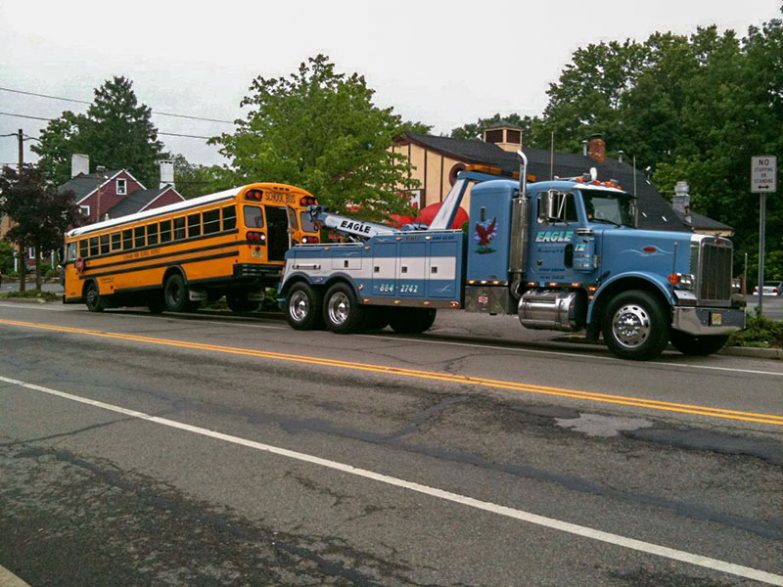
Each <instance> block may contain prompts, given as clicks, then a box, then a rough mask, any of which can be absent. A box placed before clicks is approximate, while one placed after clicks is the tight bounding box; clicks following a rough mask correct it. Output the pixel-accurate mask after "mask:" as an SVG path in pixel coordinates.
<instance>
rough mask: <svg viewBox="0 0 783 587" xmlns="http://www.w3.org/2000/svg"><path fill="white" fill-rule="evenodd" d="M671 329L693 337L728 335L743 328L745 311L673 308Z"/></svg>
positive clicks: (734, 309)
mask: <svg viewBox="0 0 783 587" xmlns="http://www.w3.org/2000/svg"><path fill="white" fill-rule="evenodd" d="M672 328H674V329H675V330H682V331H683V332H687V333H688V334H693V335H694V336H709V335H712V334H715V335H720V334H730V333H732V332H736V331H737V330H742V329H743V328H745V310H743V309H736V308H703V307H698V308H694V307H692V306H691V307H685V306H674V308H673V312H672Z"/></svg>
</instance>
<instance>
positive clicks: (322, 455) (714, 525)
mask: <svg viewBox="0 0 783 587" xmlns="http://www.w3.org/2000/svg"><path fill="white" fill-rule="evenodd" d="M519 332H520V331H519V326H518V324H516V323H515V321H513V320H507V319H504V318H494V319H493V318H489V317H480V316H478V317H477V316H467V315H465V314H461V313H448V312H447V313H443V314H442V315H440V316H439V318H438V322H437V323H436V328H434V329H433V331H432V333H431V334H428V335H425V336H421V337H402V336H395V335H393V334H391V333H390V332H384V333H377V334H368V335H353V336H337V335H332V334H329V333H325V332H310V333H303V332H296V331H293V330H290V329H289V328H288V327H287V326H286V325H285V324H284V323H281V322H279V321H275V320H267V319H263V318H233V317H220V316H214V315H203V316H199V315H193V316H172V315H163V316H151V315H149V314H147V313H145V312H142V311H138V312H135V311H111V312H106V313H104V314H90V313H87V312H85V311H84V310H83V309H82V307H80V306H61V305H59V304H46V305H27V304H12V303H0V565H2V566H5V567H6V568H8V569H9V570H10V571H12V572H14V573H16V574H17V575H18V576H20V577H21V578H22V579H24V580H26V581H27V582H28V583H30V584H31V585H33V586H39V585H74V586H76V585H79V586H81V585H153V584H154V585H217V584H219V585H266V584H293V585H322V584H334V585H398V584H400V585H414V584H415V585H625V586H639V585H641V586H674V585H682V586H685V585H688V586H690V585H696V586H701V587H704V586H722V585H745V584H748V585H751V584H764V583H766V584H783V475H781V473H783V364H781V362H779V361H761V360H755V359H745V358H737V357H728V356H714V357H707V358H703V359H692V358H685V357H682V356H680V355H677V354H674V353H667V354H664V355H663V356H662V357H661V359H660V360H658V361H655V362H650V363H633V362H626V361H620V360H617V359H615V358H613V357H612V356H611V355H609V354H608V353H607V352H606V351H605V350H604V349H602V348H600V347H592V346H581V345H573V344H563V343H559V342H557V341H555V340H554V336H553V335H552V333H535V335H529V336H525V337H520V336H519Z"/></svg>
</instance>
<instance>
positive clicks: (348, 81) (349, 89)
mask: <svg viewBox="0 0 783 587" xmlns="http://www.w3.org/2000/svg"><path fill="white" fill-rule="evenodd" d="M373 94H374V90H372V89H371V88H369V87H368V86H367V83H366V81H365V79H364V77H363V76H361V75H359V74H356V73H354V74H351V75H346V74H344V73H338V72H336V71H335V66H334V64H332V63H331V62H330V61H329V59H328V57H326V56H324V55H317V56H316V57H312V58H310V59H308V60H307V62H305V63H302V64H301V65H300V66H299V70H298V71H297V72H296V73H293V74H291V75H289V76H288V77H280V78H264V77H258V78H256V79H255V80H253V83H252V85H251V86H250V95H248V96H247V97H245V98H244V100H243V101H242V106H247V107H249V108H250V111H249V112H248V114H247V116H246V118H245V119H244V120H239V121H237V129H236V131H235V132H234V133H233V134H224V135H222V136H221V137H218V138H217V139H215V140H214V142H216V143H218V144H220V145H221V153H222V154H223V155H225V156H226V157H228V158H229V159H230V161H231V166H230V168H229V169H228V171H229V173H230V175H231V176H232V177H233V179H234V181H233V183H234V185H236V184H241V183H249V182H251V181H279V182H286V183H291V184H294V185H298V186H301V187H303V188H305V189H307V190H309V191H310V192H311V193H313V194H314V195H315V196H317V197H318V198H319V201H320V202H322V203H323V204H325V205H327V206H329V207H331V208H333V209H335V210H338V211H344V210H346V206H348V205H349V204H352V205H357V206H360V207H361V209H362V210H363V212H364V213H365V214H367V215H368V216H374V217H381V216H384V215H385V214H386V213H388V212H404V211H405V210H406V209H407V201H406V200H404V199H403V198H401V197H399V195H398V194H399V191H400V190H403V189H411V188H414V187H416V186H415V182H414V181H412V180H411V179H410V177H409V165H408V163H407V162H406V161H405V159H404V158H403V157H402V156H400V155H398V154H395V153H392V152H391V151H390V149H389V148H390V147H391V145H392V144H393V140H394V138H395V137H396V136H398V135H399V134H401V133H402V132H403V131H404V130H406V129H408V128H411V125H410V124H405V123H403V122H402V121H401V119H400V117H399V116H398V115H396V114H394V113H393V110H392V109H391V108H379V107H377V106H376V105H375V104H373V101H372V98H373Z"/></svg>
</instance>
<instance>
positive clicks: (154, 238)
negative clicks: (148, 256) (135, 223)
mask: <svg viewBox="0 0 783 587" xmlns="http://www.w3.org/2000/svg"><path fill="white" fill-rule="evenodd" d="M147 244H148V245H157V244H158V225H157V224H149V225H147Z"/></svg>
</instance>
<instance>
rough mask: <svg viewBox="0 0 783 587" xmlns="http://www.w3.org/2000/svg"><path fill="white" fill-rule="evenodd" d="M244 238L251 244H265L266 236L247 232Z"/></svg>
mask: <svg viewBox="0 0 783 587" xmlns="http://www.w3.org/2000/svg"><path fill="white" fill-rule="evenodd" d="M245 238H247V242H249V243H251V244H261V245H263V244H266V235H265V234H264V233H263V232H248V233H247V236H246V237H245Z"/></svg>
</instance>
